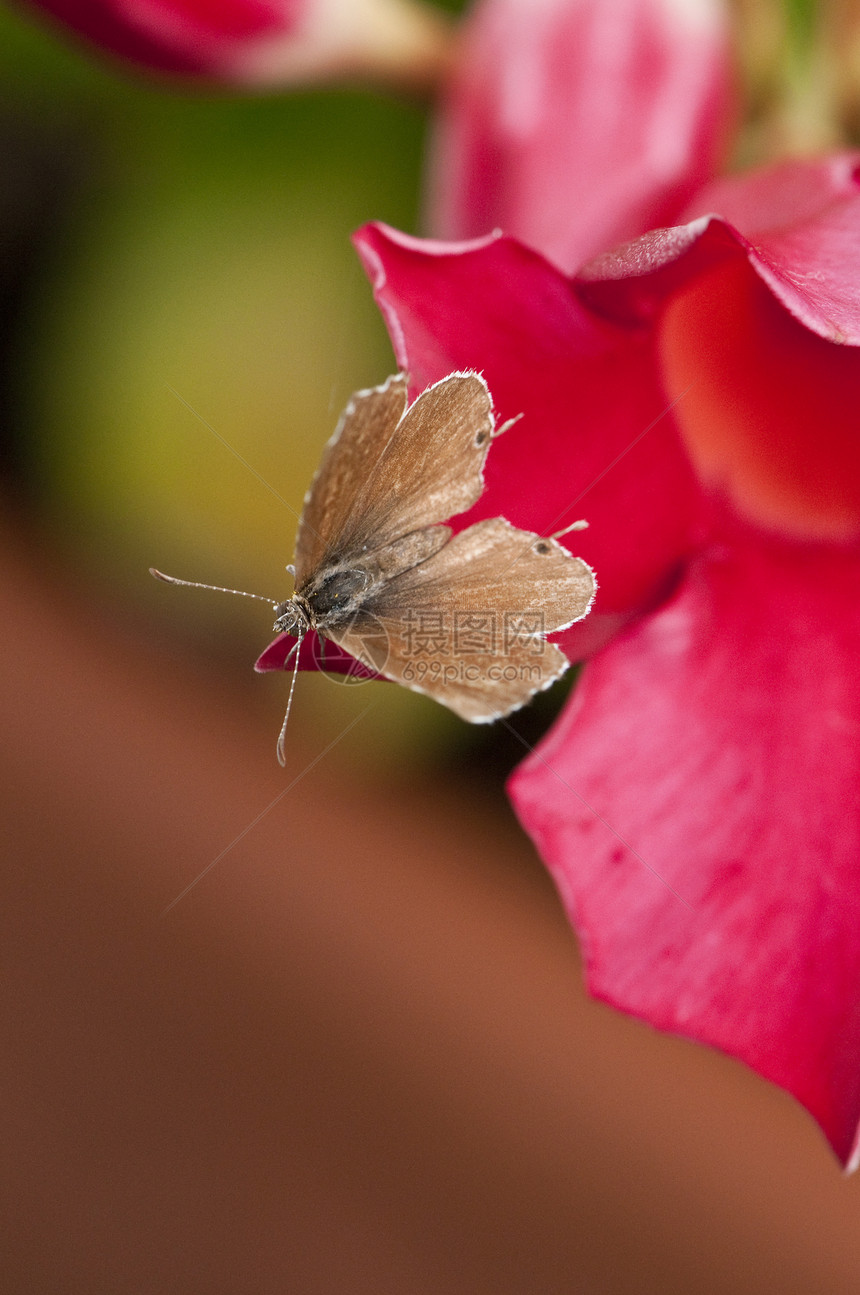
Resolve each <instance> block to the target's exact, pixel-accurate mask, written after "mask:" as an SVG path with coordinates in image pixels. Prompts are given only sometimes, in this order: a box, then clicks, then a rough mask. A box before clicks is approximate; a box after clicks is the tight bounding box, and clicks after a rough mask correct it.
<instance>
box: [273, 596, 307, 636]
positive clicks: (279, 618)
mask: <svg viewBox="0 0 860 1295" xmlns="http://www.w3.org/2000/svg"><path fill="white" fill-rule="evenodd" d="M310 627H311V617H310V613H309V611H308V609H307V607H306V606H304V600H303V599H302V600H299V598H298V597H297V596H296V594H293V596H292V597H291V598H288V599H287V600H286V602H283V603H277V604H276V606H275V624H274V626H273V632H274V633H275V634H297V635H299V637H303V636H304V635H305V634H307V632H308V630H309V629H310Z"/></svg>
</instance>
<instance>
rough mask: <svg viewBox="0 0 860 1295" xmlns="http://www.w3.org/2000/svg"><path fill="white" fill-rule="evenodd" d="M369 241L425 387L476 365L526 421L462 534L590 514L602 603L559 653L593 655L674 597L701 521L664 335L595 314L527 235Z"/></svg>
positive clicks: (541, 527)
mask: <svg viewBox="0 0 860 1295" xmlns="http://www.w3.org/2000/svg"><path fill="white" fill-rule="evenodd" d="M356 244H357V247H358V250H359V253H360V254H361V256H362V258H363V260H364V262H365V266H366V267H367V270H368V273H369V274H370V276H371V278H372V279H373V282H374V290H375V294H376V299H377V301H378V303H379V306H380V308H381V310H382V312H383V314H384V316H385V319H386V322H387V324H388V330H389V332H390V334H391V338H392V342H393V345H394V349H395V352H396V355H397V359H398V362H399V363H400V364H401V365H402V366H403V367H404V368H405V369H407V370H408V371H409V373H410V375H411V378H412V380H413V383H414V384H415V386H416V388H417V389H419V390H420V389H421V388H423V387H424V386H426V385H427V384H428V383H430V382H435V381H437V380H438V379H439V378H441V377H443V376H444V375H445V374H446V373H450V372H452V371H453V370H456V369H472V368H474V369H478V370H480V371H481V372H483V373H484V375H485V376H486V378H487V382H488V383H489V387H490V391H491V392H492V394H493V399H494V401H495V403H496V408H497V411H498V414H499V418H500V419H501V420H505V419H508V418H513V417H515V416H516V415H518V414H522V415H523V417H522V418H521V420H520V421H519V422H518V423H516V424H515V425H514V426H513V427H511V428H510V429H509V430H508V431H506V432H505V434H504V435H503V436H502V437H501V438H500V439H499V441H498V442H497V444H495V445H494V446H493V449H492V451H491V453H490V456H489V459H488V462H487V474H486V476H487V489H486V491H485V493H484V495H483V497H482V498H481V500H480V503H479V504H478V505H477V507H476V508H475V509H473V510H472V511H471V512H470V513H468V514H466V515H464V516H463V517H461V518H457V519H455V525H457V526H458V527H462V526H465V525H469V524H470V523H471V522H473V521H475V520H477V519H478V518H480V517H493V516H497V515H501V516H504V517H506V518H507V519H508V520H509V521H510V522H512V523H513V524H514V525H516V526H522V527H525V528H526V529H529V530H534V531H538V532H540V533H542V534H550V533H551V532H553V531H555V530H559V529H561V528H562V527H563V526H565V525H567V524H568V523H570V522H572V521H574V520H576V519H577V518H579V517H581V516H582V517H585V518H587V519H588V521H589V523H590V527H589V529H588V530H587V531H584V532H581V533H576V534H574V535H573V536H571V537H570V538H569V539H567V540H566V541H565V542H566V543H568V544H569V545H570V547H571V548H572V549H573V551H575V552H576V553H578V554H579V555H580V556H582V557H583V558H585V559H586V561H588V562H589V563H591V565H592V566H593V567H594V568H595V570H596V571H597V578H598V581H599V583H600V591H599V593H598V601H597V604H596V608H595V610H594V611H592V612H591V614H590V615H589V616H588V617H587V618H586V620H585V621H583V622H582V624H581V625H579V626H573V627H572V628H571V629H570V630H568V631H566V632H565V634H564V635H563V636H562V637H561V639H560V642H561V643H562V646H563V647H564V649H565V651H567V652H568V654H569V655H571V656H572V657H574V656H580V655H583V654H586V653H588V652H591V651H593V650H595V648H596V647H598V646H600V645H601V643H602V642H605V641H606V639H607V638H609V637H611V636H612V634H614V633H615V632H617V630H618V628H619V625H620V624H621V623H622V622H623V620H624V619H625V618H626V617H627V616H629V615H631V614H632V613H633V612H635V611H637V610H639V609H641V608H642V607H643V606H646V605H650V604H651V603H652V602H653V601H654V600H655V599H656V598H657V597H658V596H660V595H661V594H663V593H664V592H665V589H666V587H667V584H668V582H669V581H671V580H672V579H673V578H674V576H675V574H676V571H677V569H678V564H679V562H680V560H681V558H682V556H683V555H685V554H686V552H687V550H688V547H689V544H690V539H691V534H692V531H693V529H694V527H695V525H696V521H697V518H698V515H699V508H700V496H699V493H698V487H697V485H696V483H695V481H694V478H693V475H692V472H691V469H690V466H689V462H688V459H687V456H686V454H685V453H684V451H683V450H682V448H681V446H680V443H679V440H678V435H677V432H676V428H675V424H674V418H673V413H672V411H671V409H670V408H669V401H668V400H667V398H666V396H665V394H664V392H663V390H662V388H661V385H660V382H659V380H658V377H657V365H656V360H655V355H654V351H653V346H652V341H651V339H650V335H649V334H647V333H644V332H642V330H636V331H630V330H627V329H623V328H617V327H614V326H613V325H611V324H607V323H606V322H605V321H603V320H601V319H598V318H595V317H594V316H593V315H592V314H591V313H590V312H589V311H588V310H587V309H584V308H583V307H582V306H581V304H580V303H579V302H578V301H577V299H576V297H575V295H574V293H573V291H572V290H571V284H570V280H569V279H567V278H566V277H565V276H564V275H562V274H561V273H560V272H559V271H558V270H556V269H555V268H554V267H553V266H551V265H550V264H549V263H548V262H547V261H545V260H544V259H543V257H541V256H539V255H538V254H537V253H536V252H532V251H531V250H530V249H529V248H526V247H524V246H522V244H520V243H517V242H516V241H515V240H514V239H509V238H496V239H490V240H483V241H480V242H478V243H475V244H472V245H466V244H453V245H450V244H443V243H432V242H425V241H422V240H419V239H413V238H409V237H407V236H406V235H403V234H398V233H397V232H396V231H394V230H390V229H387V228H385V227H384V226H380V225H375V226H374V225H371V226H367V227H366V228H365V229H364V230H362V231H360V232H359V233H358V234H357V235H356Z"/></svg>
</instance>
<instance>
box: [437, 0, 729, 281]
mask: <svg viewBox="0 0 860 1295" xmlns="http://www.w3.org/2000/svg"><path fill="white" fill-rule="evenodd" d="M464 37H465V43H464V48H463V49H462V52H461V59H460V62H459V72H458V75H457V76H456V77H455V79H454V82H453V84H452V86H451V88H450V90H449V94H448V98H447V102H446V104H444V105H443V115H442V123H441V128H440V130H439V132H438V137H437V145H436V156H435V163H434V167H433V185H432V194H431V227H432V228H433V230H434V231H435V232H436V233H437V234H438V235H439V236H440V237H443V238H448V239H455V238H473V237H475V236H476V235H480V234H484V233H487V232H488V231H489V230H492V229H493V228H494V227H497V226H498V227H500V228H502V229H503V230H504V231H505V233H508V234H513V235H515V236H516V237H518V238H521V239H523V241H525V242H527V243H529V244H530V245H531V246H533V247H536V248H539V249H540V250H541V251H542V252H544V253H545V254H546V255H547V256H549V257H550V258H551V259H552V260H553V261H555V262H556V263H557V264H558V265H559V266H561V267H562V268H563V269H567V270H574V269H575V268H576V267H577V266H578V265H580V264H581V263H582V262H583V261H584V260H586V259H587V258H588V257H590V256H594V255H595V254H596V253H597V252H599V251H601V250H602V249H603V248H605V247H609V246H612V245H613V244H614V243H618V242H620V241H621V240H622V239H625V238H631V237H633V236H634V235H636V234H638V233H641V232H642V231H643V230H645V229H648V228H650V227H652V226H654V225H664V224H669V223H670V222H671V221H674V220H676V219H677V218H678V216H679V215H680V212H681V211H682V210H683V207H684V205H685V203H686V202H687V201H688V200H689V198H690V196H691V195H692V194H693V192H694V191H695V189H696V188H697V187H698V185H700V184H701V183H702V182H703V181H704V180H705V179H706V178H707V177H708V176H709V175H711V174H712V173H713V167H714V163H715V160H716V157H717V155H718V154H719V153H720V152H721V151H722V141H723V138H724V136H725V133H726V132H725V122H726V117H727V106H728V100H729V89H728V87H729V76H728V70H727V58H726V27H725V17H724V12H723V9H722V7H721V6H720V5H718V4H712V3H710V2H709V0H700V2H699V3H694V4H678V3H677V0H614V2H613V3H612V4H607V2H606V0H544V2H543V3H541V4H540V5H535V4H533V3H530V2H529V0H486V2H485V3H484V4H483V5H481V6H479V8H478V10H477V12H476V13H475V15H474V17H473V19H472V20H471V22H470V23H469V25H468V26H467V28H466V31H465V33H464Z"/></svg>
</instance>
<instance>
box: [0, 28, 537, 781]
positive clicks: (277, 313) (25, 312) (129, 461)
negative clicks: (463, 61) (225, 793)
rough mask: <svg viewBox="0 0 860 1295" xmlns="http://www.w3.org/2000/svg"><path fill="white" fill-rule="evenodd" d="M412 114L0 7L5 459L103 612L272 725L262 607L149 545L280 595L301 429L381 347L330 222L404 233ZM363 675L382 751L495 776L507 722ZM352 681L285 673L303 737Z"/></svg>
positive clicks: (291, 532)
mask: <svg viewBox="0 0 860 1295" xmlns="http://www.w3.org/2000/svg"><path fill="white" fill-rule="evenodd" d="M446 7H447V8H448V9H449V10H456V9H458V8H463V7H464V6H463V5H462V4H449V5H447V6H446ZM429 120H430V113H429V106H428V105H426V104H422V103H419V102H417V101H416V102H410V101H408V100H406V99H403V98H398V97H396V96H394V95H388V94H383V93H381V92H374V91H372V90H368V89H350V88H335V89H331V88H326V89H319V90H317V89H315V90H313V91H308V90H299V91H296V92H290V93H283V94H281V95H277V96H260V97H252V96H242V95H235V94H232V93H226V92H225V93H221V92H218V91H215V90H211V89H206V90H200V89H195V90H191V91H188V90H186V89H180V88H179V87H178V86H177V85H176V84H175V83H173V84H171V83H169V82H158V81H154V80H147V79H146V78H145V77H143V76H141V75H137V74H134V73H132V72H129V71H127V70H126V69H125V68H122V67H120V66H119V65H112V64H105V63H102V62H100V61H99V60H98V59H97V58H96V57H95V56H93V55H92V54H91V53H90V51H89V50H87V49H84V48H83V47H77V46H75V45H74V44H73V43H72V42H66V41H65V39H64V37H63V36H61V35H59V34H58V33H56V32H54V30H53V29H48V28H47V27H45V28H43V27H42V26H41V24H39V23H37V22H36V21H31V20H30V19H29V18H23V17H19V16H18V15H17V14H16V13H15V12H10V11H8V10H3V11H2V12H0V152H2V153H3V154H4V155H5V159H4V160H5V167H4V169H5V173H6V182H5V195H6V196H5V199H4V201H3V204H2V221H3V226H4V227H3V230H2V235H3V243H4V254H3V263H4V265H3V289H4V309H3V319H4V329H5V341H6V343H7V346H6V355H7V357H8V358H7V360H6V367H5V372H4V373H3V375H2V376H3V381H4V385H5V387H6V390H5V392H4V393H3V403H4V406H5V408H6V409H7V411H8V415H7V419H6V426H5V430H4V442H5V445H4V449H5V454H4V462H5V465H6V475H7V481H8V483H9V485H10V487H11V489H12V490H13V491H15V492H18V493H19V494H20V495H21V497H23V498H25V499H26V500H27V502H28V506H29V507H31V508H32V509H34V510H35V512H36V515H37V517H38V519H39V524H40V526H41V527H42V529H43V531H44V532H45V533H46V534H48V535H49V536H50V537H51V541H52V543H53V544H54V546H55V547H56V550H57V551H58V552H61V553H62V556H63V558H64V560H65V562H66V563H67V564H68V565H69V567H70V568H71V569H73V570H76V571H78V572H80V578H81V580H82V581H84V582H86V583H87V585H89V586H90V587H92V586H93V585H95V586H97V587H98V588H99V589H100V591H101V594H102V595H103V596H104V597H105V598H107V599H108V601H109V603H110V605H111V606H112V607H113V608H114V610H115V612H116V614H117V615H118V616H122V617H123V618H124V619H125V620H126V621H129V622H132V623H138V624H139V625H140V628H141V630H142V631H143V632H144V633H146V634H157V635H160V636H161V637H162V639H163V640H165V641H168V642H170V641H171V640H172V641H174V642H175V643H176V645H177V650H181V651H183V652H198V653H199V654H201V656H205V657H208V658H209V659H210V660H212V659H218V660H220V661H221V663H222V664H223V665H224V666H225V668H226V669H228V670H230V671H231V672H233V673H235V674H237V675H238V674H242V675H243V676H244V677H245V679H246V683H247V688H248V702H249V705H252V706H259V708H260V716H261V724H262V725H263V730H262V731H263V732H264V733H265V732H266V731H269V732H271V735H272V739H273V740H274V734H275V733H276V731H277V723H278V717H279V711H280V707H281V704H282V702H283V700H284V695H285V691H286V681H285V680H284V679H283V678H281V677H280V676H271V675H270V676H267V677H265V678H263V679H260V678H258V677H255V676H254V675H253V674H252V673H251V670H250V666H251V664H252V662H253V660H254V659H255V657H256V655H257V653H258V652H259V651H260V650H261V649H262V648H263V647H264V646H265V644H266V642H267V641H268V639H269V637H270V635H269V628H270V626H269V619H270V618H269V614H268V612H266V611H265V610H264V609H262V608H260V607H259V605H256V604H253V603H249V602H247V601H244V600H241V599H228V598H221V597H218V596H215V595H207V594H204V593H197V592H191V591H184V590H183V591H180V590H170V589H165V588H164V587H163V586H160V585H157V584H156V583H155V582H154V581H152V580H151V579H150V577H149V575H148V574H147V568H148V567H149V566H150V565H155V566H158V567H160V568H161V569H163V570H166V571H168V572H171V573H173V574H176V575H180V576H183V577H186V578H189V579H196V580H203V581H207V582H211V583H215V584H224V585H227V586H231V587H238V588H242V589H248V590H251V591H256V592H259V593H262V594H265V595H266V596H271V597H272V598H277V599H280V598H283V597H285V596H287V595H288V593H289V592H290V590H291V581H290V579H289V578H288V577H287V575H286V574H285V572H284V566H285V564H286V563H287V562H289V561H290V560H291V558H292V552H293V541H294V536H295V528H296V514H297V513H298V512H299V511H300V509H301V503H302V499H303V496H304V493H305V490H306V488H307V485H308V483H309V481H310V478H311V476H312V474H313V471H314V469H315V467H316V464H317V462H318V459H319V455H320V451H321V448H322V446H323V445H324V443H325V441H326V440H327V438H328V436H329V435H330V433H331V431H332V429H333V427H334V425H335V422H336V420H337V417H338V414H339V412H340V410H341V409H342V407H343V406H344V405H345V403H346V401H347V399H348V398H349V396H350V394H351V392H352V391H353V390H355V389H356V388H358V387H361V386H367V385H372V384H374V383H377V382H379V381H381V380H383V379H384V378H385V376H386V375H387V374H388V373H390V372H392V371H393V370H394V368H395V367H396V366H395V362H394V359H393V355H392V351H391V347H390V344H389V341H388V337H387V334H386V331H385V328H384V326H383V323H382V320H381V317H380V315H379V313H378V311H377V310H376V307H375V305H374V302H373V298H372V293H371V290H370V286H369V284H368V282H367V280H366V278H365V276H364V273H363V271H362V269H361V267H360V265H359V262H358V258H357V257H356V255H355V253H354V252H353V250H352V247H351V244H350V234H351V232H352V231H353V230H354V229H355V228H356V227H358V226H359V225H361V224H363V223H364V222H365V221H368V220H375V219H378V220H384V221H387V222H389V223H390V224H392V225H395V226H397V227H398V228H401V229H405V230H409V231H420V195H421V186H422V160H423V154H424V151H425V147H426V138H427V134H428V127H429ZM284 501H286V506H285V502H284ZM369 687H371V688H372V691H373V706H372V709H371V711H370V713H369V714H368V715H367V717H366V720H365V721H363V724H362V729H363V733H364V734H365V744H366V749H367V751H368V753H372V758H373V759H374V760H376V761H377V762H378V763H379V764H380V765H381V766H383V767H387V768H390V769H394V768H400V767H402V758H403V755H404V752H405V751H406V750H407V749H408V751H409V761H410V765H411V767H413V768H415V767H416V766H418V765H422V764H423V765H426V764H427V763H428V762H429V763H431V764H435V765H438V764H439V763H440V762H441V763H442V764H443V765H445V764H446V763H451V762H453V764H454V765H455V766H457V767H459V768H460V769H462V768H463V767H466V768H467V769H469V770H472V771H476V772H477V773H478V775H479V776H481V775H483V777H484V779H485V781H487V783H488V789H489V786H490V785H492V786H493V787H494V788H495V789H496V794H498V789H499V787H500V783H501V779H502V776H503V774H504V772H505V771H506V770H507V769H508V768H509V767H511V765H512V764H513V763H514V762H515V761H516V759H518V758H519V756H520V754H521V753H522V748H521V747H520V746H519V745H518V744H517V743H516V741H515V739H512V738H511V736H510V734H508V733H506V732H505V733H500V732H498V731H494V734H493V735H492V736H491V735H490V734H488V733H487V732H486V731H483V730H482V731H480V732H473V731H470V730H466V729H465V726H463V725H462V724H461V723H460V722H459V721H457V720H456V719H454V718H453V717H452V716H450V715H449V714H448V713H447V712H445V711H444V710H443V709H442V708H441V707H439V706H436V705H434V704H433V703H431V702H428V701H427V700H426V699H424V698H420V697H416V696H414V695H412V694H408V693H406V692H405V691H403V690H401V689H397V688H389V687H387V686H380V685H369ZM561 695H562V690H554V696H553V698H552V699H546V700H543V702H542V705H541V706H539V707H538V708H537V710H536V712H535V714H534V716H529V718H528V719H527V720H526V724H527V726H528V735H529V737H530V738H531V739H533V738H534V737H535V736H536V734H537V732H539V731H540V730H541V729H542V728H543V727H545V725H546V723H547V722H548V718H549V716H550V715H551V714H552V713H555V711H556V710H557V709H558V706H559V704H560V700H561ZM368 696H369V694H368V692H367V686H365V687H361V688H355V687H353V688H350V689H348V688H344V687H336V686H333V684H332V681H331V679H328V678H324V677H316V676H312V675H304V676H303V677H302V679H301V681H300V688H299V690H298V696H297V704H296V707H295V711H294V723H295V724H296V725H298V726H303V725H311V726H312V728H313V731H314V733H315V734H316V735H317V740H318V741H319V742H320V745H321V746H322V745H324V744H325V742H326V741H327V740H329V739H330V738H331V737H334V736H335V735H336V733H337V732H339V731H340V729H342V727H343V726H344V725H345V724H346V723H347V722H348V721H349V720H350V718H351V717H352V716H353V715H354V714H357V713H358V711H359V710H363V709H364V707H365V706H366V705H367V701H368ZM266 723H268V725H269V729H268V730H265V724H266Z"/></svg>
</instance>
